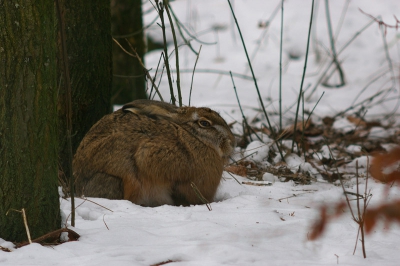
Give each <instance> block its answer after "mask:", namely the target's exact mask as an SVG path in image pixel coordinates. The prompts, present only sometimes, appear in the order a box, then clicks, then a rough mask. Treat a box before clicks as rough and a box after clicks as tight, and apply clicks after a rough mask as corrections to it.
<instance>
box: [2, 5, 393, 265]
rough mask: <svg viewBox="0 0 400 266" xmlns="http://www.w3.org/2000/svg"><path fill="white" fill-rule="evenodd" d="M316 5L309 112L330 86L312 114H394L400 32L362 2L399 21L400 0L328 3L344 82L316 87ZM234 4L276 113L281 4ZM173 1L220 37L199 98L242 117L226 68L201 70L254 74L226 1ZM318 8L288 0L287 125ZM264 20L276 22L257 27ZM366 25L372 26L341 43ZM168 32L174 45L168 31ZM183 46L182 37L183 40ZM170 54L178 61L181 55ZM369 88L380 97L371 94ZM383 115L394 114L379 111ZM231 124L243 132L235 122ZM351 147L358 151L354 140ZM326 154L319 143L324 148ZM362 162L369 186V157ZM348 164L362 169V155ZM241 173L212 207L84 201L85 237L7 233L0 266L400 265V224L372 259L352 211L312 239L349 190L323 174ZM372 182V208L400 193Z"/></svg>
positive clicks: (193, 26) (320, 19)
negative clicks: (61, 239) (252, 180)
mask: <svg viewBox="0 0 400 266" xmlns="http://www.w3.org/2000/svg"><path fill="white" fill-rule="evenodd" d="M316 2H318V3H319V4H318V8H316V10H315V20H314V22H313V23H315V25H316V27H315V29H314V35H313V38H314V40H313V41H312V43H311V47H310V53H309V59H308V65H307V74H306V79H305V82H304V89H306V92H305V107H304V109H305V110H309V111H310V110H311V109H312V108H314V106H315V105H316V103H317V101H318V99H319V98H320V97H321V95H322V94H323V93H325V94H324V96H323V97H322V99H321V101H320V103H319V104H318V105H317V106H316V108H315V111H314V114H313V116H312V119H313V121H316V122H318V121H320V120H321V119H322V118H323V117H325V116H331V117H333V116H336V115H338V114H340V112H343V111H346V110H347V109H348V108H350V107H351V106H355V108H354V109H351V110H348V111H346V115H349V114H353V113H360V114H365V112H366V117H367V118H368V119H377V118H378V119H379V118H380V119H381V120H382V121H381V122H382V123H389V121H392V120H393V121H397V120H398V111H397V104H398V97H399V90H398V88H399V87H398V78H399V56H400V54H399V52H400V49H399V48H400V47H399V38H400V33H399V32H398V31H396V30H395V29H391V28H388V29H387V31H386V35H385V32H384V31H383V30H382V29H381V28H379V26H378V24H377V23H376V22H375V23H371V18H370V17H368V16H367V15H365V14H363V13H362V12H361V11H360V9H361V10H363V11H364V12H366V13H368V14H371V15H372V16H374V17H380V18H381V19H383V21H385V22H386V23H388V24H390V25H394V24H395V19H394V17H393V16H394V15H396V16H398V17H400V5H399V3H398V1H397V0H381V1H362V0H353V1H344V0H343V1H339V0H335V1H330V12H331V20H332V27H333V32H334V35H335V39H336V47H337V51H338V54H339V55H338V59H339V61H340V62H341V65H342V67H343V72H344V74H345V77H346V85H345V86H344V87H342V88H340V89H332V88H326V87H323V86H320V85H319V86H316V84H317V81H318V80H319V79H320V77H321V75H322V73H323V71H324V70H325V69H326V67H327V65H328V64H329V63H330V56H329V53H330V42H329V35H328V30H327V24H326V16H325V5H324V3H325V2H324V1H316ZM232 3H233V6H234V9H235V13H236V16H237V19H238V22H239V24H240V27H241V30H242V33H243V36H244V40H245V42H246V46H247V49H248V52H249V55H250V56H251V58H252V64H253V68H254V72H255V75H256V77H257V81H258V85H259V87H260V92H261V95H262V97H263V101H264V104H265V106H266V107H267V110H268V112H269V113H271V114H273V113H274V112H275V113H278V110H279V105H278V101H279V90H278V88H279V47H280V11H279V10H278V12H277V13H276V15H274V10H276V8H279V5H280V1H278V0H276V1H265V0H235V1H232ZM347 4H348V5H347ZM171 5H172V8H173V10H174V11H175V13H176V14H177V16H178V18H179V19H180V20H181V21H182V22H183V23H184V24H185V26H186V27H187V28H188V29H189V30H191V32H192V33H198V35H197V36H198V39H199V40H201V41H202V42H206V43H214V44H212V45H206V44H203V46H202V49H201V53H200V56H199V60H198V63H197V67H196V69H197V71H196V74H195V76H194V81H193V92H192V96H191V104H192V105H195V106H209V107H211V108H213V109H216V110H218V111H219V112H220V114H221V115H222V116H223V117H224V118H225V119H226V120H227V121H228V122H233V121H235V120H237V121H241V114H240V112H239V108H238V104H237V100H236V97H235V94H234V90H233V85H232V81H231V78H230V76H229V75H225V74H218V73H203V72H202V70H206V69H208V70H209V69H214V70H221V71H225V72H226V71H232V72H234V73H238V74H242V75H246V76H249V77H250V76H251V73H250V71H249V69H248V64H247V60H246V57H245V54H244V51H243V47H242V44H241V41H240V38H239V34H238V32H237V29H236V26H235V24H234V21H233V19H232V15H231V11H230V9H229V5H228V2H227V1H225V0H202V1H193V0H185V1H184V0H178V1H174V2H171ZM346 6H347V8H346ZM150 8H152V6H151V4H150V3H148V2H146V4H145V5H144V10H148V9H150ZM310 12H311V1H296V0H292V1H286V2H285V11H284V31H283V40H284V41H283V73H284V74H283V77H282V103H283V113H284V123H285V125H290V123H292V122H293V119H294V111H295V103H296V101H297V97H298V92H299V88H300V82H301V76H302V71H303V67H304V59H305V51H306V43H307V32H308V27H309V20H310ZM155 16H156V13H155V12H148V13H147V15H146V16H145V24H148V23H150V22H151V21H152V20H153V18H154V17H155ZM267 21H268V22H269V23H268V27H259V25H260V24H265V23H266V22H267ZM366 25H369V26H368V27H367V28H366V29H365V30H363V31H362V33H361V34H360V35H358V36H357V37H356V38H355V39H354V40H353V41H352V42H351V43H350V44H349V45H348V46H347V47H346V48H345V49H343V50H342V47H344V46H345V45H346V43H347V42H348V41H349V40H351V39H352V38H353V37H354V36H355V35H356V34H357V33H358V32H360V31H361V30H362V29H363V28H364V27H366ZM147 33H148V34H149V36H151V37H152V38H153V39H155V40H160V39H161V37H162V36H161V31H160V29H159V27H158V26H157V25H156V24H153V25H152V26H151V27H150V28H149V29H147ZM188 38H189V39H190V37H188ZM169 40H170V41H172V38H171V36H169ZM178 42H179V43H182V42H183V40H182V39H178ZM192 45H193V48H194V49H195V50H199V48H200V43H198V42H196V41H195V40H193V41H192ZM385 47H387V49H385ZM172 51H173V46H169V52H172ZM179 55H180V66H181V69H186V70H187V71H188V72H185V73H182V74H181V87H182V89H183V103H184V104H186V105H187V104H188V103H189V88H190V86H191V79H192V70H193V66H194V63H195V60H196V55H195V54H193V53H192V52H191V51H190V50H189V49H188V48H187V46H182V47H181V48H180V50H179ZM159 57H160V50H156V51H152V52H151V53H149V54H148V55H147V57H146V65H147V67H148V68H151V69H152V74H153V75H154V72H155V69H156V67H157V63H158V60H159ZM388 58H390V60H389V59H388ZM171 60H172V62H171V65H172V66H173V68H175V63H174V61H173V60H174V56H173V55H172V56H171ZM234 80H235V84H236V88H237V91H238V94H239V97H240V101H241V104H242V106H243V107H244V112H245V115H246V117H248V118H249V119H250V120H251V119H253V118H255V117H258V118H261V119H262V115H261V112H260V110H259V107H260V106H259V101H258V98H257V93H256V90H255V87H254V82H253V81H252V80H251V79H250V80H249V79H245V78H241V77H238V76H235V77H234ZM338 81H339V79H338V77H337V73H334V74H333V76H332V77H331V78H330V79H329V83H332V84H333V83H337V82H338ZM315 86H316V87H315ZM314 87H315V91H313V90H314ZM160 89H161V92H162V94H163V96H164V98H168V99H169V89H168V83H167V79H166V78H165V76H164V77H163V80H162V81H161V85H160ZM373 95H377V96H376V97H372V98H371V96H373ZM156 99H157V97H156ZM366 99H371V100H370V101H366ZM384 115H387V116H388V117H385V119H383V118H384ZM271 120H272V123H273V125H276V124H277V123H278V116H277V115H271ZM337 121H342V122H338V123H336V125H335V126H336V127H341V126H349V125H348V124H346V123H345V122H344V121H345V120H340V119H339V118H338V120H337ZM234 130H235V133H237V134H241V132H240V130H241V126H240V125H239V123H238V124H237V125H236V128H234ZM381 130H383V129H382V128H381ZM389 133H390V132H389ZM389 133H388V132H385V131H384V130H383V133H382V131H381V132H376V133H375V134H377V136H378V137H379V136H382V134H383V135H384V134H389ZM386 146H387V147H393V145H386ZM351 149H355V150H357V147H353V148H351ZM237 152H238V153H239V150H237ZM260 152H261V151H260ZM323 153H324V151H321V155H323ZM237 156H239V155H237ZM262 159H263V158H258V159H257V158H254V160H262ZM358 159H359V163H360V166H361V167H362V169H361V171H360V172H361V175H362V176H363V177H362V178H360V185H361V187H363V185H364V184H365V178H364V177H365V168H366V159H365V158H358ZM349 165H350V167H351V166H352V165H353V166H354V161H353V162H352V163H350V164H349ZM289 166H290V167H291V169H292V170H293V171H296V170H297V169H298V167H302V169H304V167H306V166H307V164H306V163H304V162H303V161H302V159H301V158H293V160H291V161H290V163H289ZM310 171H311V173H312V174H315V173H313V171H312V170H310ZM235 178H236V179H237V180H235V179H234V178H232V177H231V176H230V175H229V174H227V173H224V175H223V181H222V182H221V186H220V188H219V190H218V193H217V196H216V199H215V202H213V203H211V207H212V211H209V210H208V209H207V207H206V206H204V205H202V206H191V207H174V206H161V207H157V208H146V207H141V206H137V205H134V204H132V203H131V202H128V201H123V200H120V201H119V200H106V199H91V200H93V201H94V202H96V203H97V204H99V205H101V206H99V205H97V204H94V203H91V202H89V201H86V202H83V200H81V199H77V203H76V205H77V206H78V205H79V207H78V208H77V210H76V211H77V219H76V227H75V228H72V229H73V230H75V231H76V232H78V233H79V234H80V235H81V237H80V239H79V241H76V242H68V243H64V244H62V245H59V246H52V247H44V246H41V245H39V244H31V245H28V246H25V247H23V248H19V249H14V246H13V244H12V243H10V242H6V241H4V240H2V239H0V245H1V246H2V247H5V248H9V249H11V250H13V252H9V253H7V252H2V251H0V265H153V264H157V263H161V262H169V263H168V264H167V265H336V264H340V265H399V261H400V253H399V252H398V243H399V239H400V230H399V229H400V227H399V226H397V225H392V226H391V227H387V226H385V225H383V224H380V225H379V226H378V227H377V228H376V232H373V233H372V234H370V235H368V236H367V238H366V252H367V259H364V258H363V257H362V253H361V249H360V247H361V245H360V243H358V247H357V250H356V252H355V255H353V250H354V245H355V243H356V242H357V239H356V237H357V230H358V226H357V224H356V223H355V222H354V221H352V220H351V217H350V214H348V213H346V214H345V215H343V216H342V217H341V218H339V219H337V220H334V221H333V222H332V223H330V224H329V226H328V230H327V232H326V233H325V234H324V236H323V237H322V238H320V239H318V240H316V241H309V240H308V234H309V232H310V227H311V226H312V224H313V223H314V221H315V220H316V219H318V215H319V212H318V211H319V207H320V206H321V205H322V204H333V203H334V202H337V201H338V200H339V199H342V198H343V192H342V189H341V187H339V186H337V185H334V184H331V183H327V182H325V181H324V180H323V179H322V178H320V177H319V176H318V175H316V179H317V181H315V182H313V183H312V184H311V185H296V184H294V183H293V182H286V183H284V182H280V181H279V178H278V177H274V176H266V179H267V180H269V181H271V182H270V185H267V186H253V185H244V184H239V183H241V181H249V180H247V179H244V178H242V177H239V176H235ZM237 181H239V182H237ZM368 182H369V183H368V184H369V188H370V189H371V193H372V194H373V197H372V200H371V206H374V205H376V204H379V203H380V202H387V201H390V200H393V199H398V198H399V197H400V189H399V187H397V186H393V187H392V188H391V189H390V190H389V194H386V193H385V192H384V186H383V185H382V184H379V183H377V182H375V181H373V180H372V179H370V180H369V181H368ZM262 183H264V184H269V183H268V182H262ZM346 189H348V190H349V191H353V192H355V189H356V180H355V178H351V179H349V180H348V181H347V182H346ZM82 202H83V203H82ZM80 203H82V204H81V205H80ZM60 204H61V210H62V216H63V223H69V220H68V221H67V217H68V215H69V214H70V202H69V200H68V199H60ZM106 208H107V209H106ZM358 242H359V241H358Z"/></svg>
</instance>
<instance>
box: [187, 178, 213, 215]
mask: <svg viewBox="0 0 400 266" xmlns="http://www.w3.org/2000/svg"><path fill="white" fill-rule="evenodd" d="M190 186H191V187H192V189H193V191H194V192H195V193H196V196H197V197H198V198H199V199H200V200H201V202H203V203H204V204H205V205H206V206H207V209H208V210H209V211H212V208H211V204H210V203H209V202H208V200H207V199H206V198H205V197H204V196H203V194H201V192H200V190H199V189H198V187H197V186H196V184H195V183H193V182H191V183H190Z"/></svg>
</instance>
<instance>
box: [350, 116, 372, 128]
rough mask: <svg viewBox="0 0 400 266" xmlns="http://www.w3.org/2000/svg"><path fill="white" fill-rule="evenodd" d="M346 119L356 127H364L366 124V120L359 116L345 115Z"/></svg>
mask: <svg viewBox="0 0 400 266" xmlns="http://www.w3.org/2000/svg"><path fill="white" fill-rule="evenodd" d="M347 120H348V121H349V122H350V123H352V124H354V125H355V126H357V127H366V126H367V122H365V121H364V120H363V119H362V118H359V117H355V116H351V115H349V116H348V117H347Z"/></svg>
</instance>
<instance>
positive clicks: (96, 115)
mask: <svg viewBox="0 0 400 266" xmlns="http://www.w3.org/2000/svg"><path fill="white" fill-rule="evenodd" d="M61 7H62V9H63V12H62V13H63V14H62V16H63V18H64V21H65V29H66V35H67V36H66V39H67V41H66V47H67V53H68V58H69V62H68V64H69V72H70V79H71V87H72V88H71V90H72V152H73V153H75V151H76V149H77V147H78V145H79V143H80V141H81V140H82V138H83V137H84V136H85V134H86V132H87V131H88V130H89V129H90V127H91V126H92V125H93V124H94V123H96V122H97V121H98V120H99V119H100V118H101V117H103V116H104V115H105V114H107V113H109V112H110V111H111V105H110V97H111V86H112V72H111V67H112V52H111V47H112V46H111V41H112V39H111V21H110V20H111V14H110V1H109V0H85V1H82V0H62V1H61ZM58 39H59V40H60V38H58ZM58 47H59V56H58V57H59V60H58V69H59V75H58V76H59V77H60V80H61V84H59V86H60V95H59V102H58V112H59V139H60V153H59V157H60V174H61V176H62V177H64V178H62V180H63V181H64V182H66V183H68V181H67V180H66V179H65V176H69V173H70V170H71V169H69V163H68V158H69V152H68V146H67V137H66V132H67V129H66V125H67V123H66V116H67V114H66V99H67V95H66V88H65V82H64V81H63V74H62V71H63V66H62V56H61V54H62V52H61V45H60V44H59V45H58Z"/></svg>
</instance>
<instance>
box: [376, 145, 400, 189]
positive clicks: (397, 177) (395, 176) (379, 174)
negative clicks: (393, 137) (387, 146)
mask: <svg viewBox="0 0 400 266" xmlns="http://www.w3.org/2000/svg"><path fill="white" fill-rule="evenodd" d="M399 162H400V147H398V148H395V149H393V150H392V151H390V152H389V153H386V154H379V155H376V156H374V158H373V159H372V162H371V167H370V169H369V171H370V173H371V175H372V177H373V178H375V179H377V180H379V181H381V182H384V183H388V182H394V181H396V182H400V170H399V169H398V168H397V169H394V170H393V171H391V172H389V173H386V171H385V169H387V168H388V167H390V166H392V165H394V164H395V163H399Z"/></svg>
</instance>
